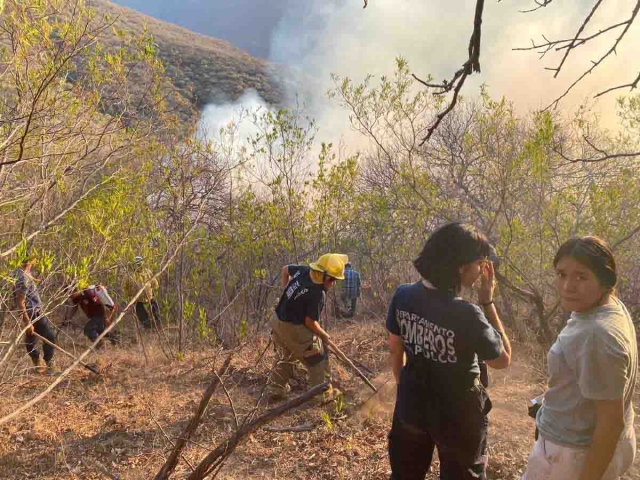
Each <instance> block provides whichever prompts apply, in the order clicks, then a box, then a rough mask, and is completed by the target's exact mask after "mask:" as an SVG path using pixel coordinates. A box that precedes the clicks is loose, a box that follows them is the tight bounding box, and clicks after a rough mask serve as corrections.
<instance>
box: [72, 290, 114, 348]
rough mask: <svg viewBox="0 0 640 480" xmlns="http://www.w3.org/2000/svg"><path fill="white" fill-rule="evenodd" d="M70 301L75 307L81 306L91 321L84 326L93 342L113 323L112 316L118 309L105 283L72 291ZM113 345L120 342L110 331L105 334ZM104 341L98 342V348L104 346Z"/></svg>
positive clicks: (86, 333)
mask: <svg viewBox="0 0 640 480" xmlns="http://www.w3.org/2000/svg"><path fill="white" fill-rule="evenodd" d="M69 301H70V303H71V304H72V305H73V306H74V309H77V308H78V307H80V308H81V309H82V311H83V312H84V314H85V315H86V316H87V318H88V319H89V321H88V322H87V324H86V325H85V326H84V334H85V335H86V336H87V338H88V339H89V340H91V342H95V341H96V339H97V338H98V337H99V336H100V335H101V334H102V332H104V330H105V328H107V327H108V326H109V325H110V324H111V317H113V314H114V312H115V311H116V304H115V302H114V301H113V300H112V299H111V297H110V296H109V293H108V292H107V289H106V288H105V287H104V286H103V285H91V286H89V287H87V288H85V289H83V290H80V291H78V292H75V293H72V294H71V295H70V296H69ZM105 336H106V337H107V338H108V339H109V341H110V342H111V344H112V345H116V344H117V343H118V340H117V337H116V335H115V332H109V333H107V335H105ZM103 346H104V345H103V343H102V342H100V343H98V345H97V348H102V347H103Z"/></svg>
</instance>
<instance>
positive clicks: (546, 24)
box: [203, 0, 640, 142]
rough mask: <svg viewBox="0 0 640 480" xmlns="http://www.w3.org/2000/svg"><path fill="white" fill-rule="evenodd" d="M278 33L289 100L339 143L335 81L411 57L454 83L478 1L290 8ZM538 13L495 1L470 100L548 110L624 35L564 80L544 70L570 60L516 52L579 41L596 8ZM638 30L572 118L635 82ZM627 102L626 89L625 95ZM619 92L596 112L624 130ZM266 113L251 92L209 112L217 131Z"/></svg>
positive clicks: (603, 43)
mask: <svg viewBox="0 0 640 480" xmlns="http://www.w3.org/2000/svg"><path fill="white" fill-rule="evenodd" d="M287 1H288V5H287V8H286V9H285V10H284V11H285V13H284V16H283V17H282V18H281V20H280V22H279V24H278V27H277V28H276V30H275V31H274V32H273V34H272V39H271V54H270V60H272V61H273V62H275V63H277V64H281V65H285V66H287V68H283V69H282V71H283V72H284V75H285V78H283V79H282V82H283V84H284V85H285V87H286V91H287V93H288V98H287V101H288V102H290V103H292V102H294V101H297V100H300V101H302V102H303V103H304V104H305V105H306V106H307V113H308V114H310V115H311V116H312V117H314V118H315V119H316V120H317V122H318V126H319V128H320V131H319V138H321V139H322V140H328V141H334V142H336V141H338V140H339V139H340V138H346V139H347V142H349V140H350V139H351V140H353V139H354V136H353V135H349V124H348V112H346V111H345V110H344V109H342V108H341V107H340V106H339V105H338V104H337V102H336V101H335V100H328V99H327V98H326V92H327V90H328V89H330V88H332V87H333V85H332V83H331V79H330V76H331V74H332V73H336V74H338V75H340V76H342V77H350V78H352V79H353V80H354V81H356V82H360V81H362V80H363V79H364V78H365V76H366V75H367V74H372V75H374V76H376V77H379V76H381V75H389V74H391V73H392V72H393V70H394V68H395V62H394V59H395V58H396V57H398V56H402V57H404V58H406V59H407V60H408V62H409V66H410V68H411V70H412V71H413V72H414V73H416V74H417V75H418V76H420V77H423V78H426V77H427V75H428V74H431V75H433V77H434V78H435V80H436V81H442V80H443V79H449V78H451V76H452V74H453V72H455V71H456V70H457V69H458V68H460V66H461V65H462V63H463V62H464V61H465V60H466V57H467V47H468V42H469V36H470V34H471V30H472V27H473V15H474V8H475V3H476V2H475V0H462V1H459V2H455V3H452V2H450V1H447V0H431V1H429V2H425V1H420V0H369V6H368V8H367V9H364V10H363V9H362V1H361V0H323V1H318V0H310V1H300V0H287ZM634 3H635V0H614V1H612V2H611V3H610V4H607V6H606V8H605V7H604V6H603V10H602V12H601V14H599V15H596V16H595V17H594V18H593V20H592V22H591V24H590V27H589V28H588V29H587V31H586V33H585V35H586V34H592V33H595V32H597V31H598V30H599V29H601V28H603V27H606V26H609V25H610V24H612V23H617V22H619V21H621V20H624V19H626V18H627V17H628V16H629V15H630V13H631V10H632V6H633V4H634ZM534 6H535V3H534V2H533V0H526V1H525V0H518V1H512V2H504V1H503V2H497V1H495V0H491V1H489V0H487V2H486V4H485V11H484V21H483V29H482V52H481V65H482V73H481V74H474V75H473V76H472V77H470V79H469V80H468V81H467V84H466V85H465V86H464V89H463V94H464V95H466V96H467V97H471V96H474V95H477V94H478V92H479V86H480V85H481V84H486V85H487V86H488V89H489V93H490V94H491V95H492V96H493V97H501V96H503V95H504V96H506V97H507V98H508V99H509V100H512V101H514V103H515V105H516V108H517V109H518V111H519V112H520V113H523V114H524V113H526V112H527V111H529V110H531V109H539V108H544V107H546V106H547V105H548V104H549V103H550V102H552V101H553V100H554V99H555V98H557V97H558V96H560V95H561V94H562V93H563V92H564V90H565V89H566V88H567V87H568V86H569V85H570V84H571V83H572V82H573V81H574V80H575V79H576V78H577V77H578V76H579V75H580V74H581V73H582V72H583V71H585V70H586V69H588V68H589V67H590V66H591V61H595V60H597V59H598V58H600V56H601V55H602V54H603V53H604V52H605V51H606V50H607V49H609V48H610V47H611V45H612V43H613V41H614V40H615V38H616V37H617V35H619V33H620V30H615V31H613V32H610V33H608V34H607V35H606V36H605V37H603V38H602V39H601V40H600V41H598V42H597V43H594V44H593V45H592V44H587V45H586V46H582V47H579V48H577V49H576V50H574V52H573V53H572V54H571V56H570V57H569V60H568V61H567V62H566V64H565V66H564V67H563V70H562V72H561V74H560V75H559V77H558V78H557V79H554V78H553V72H550V71H548V70H545V69H544V68H545V67H555V66H557V65H558V63H559V61H560V58H561V57H560V56H559V55H561V54H562V52H560V53H555V54H553V52H550V53H549V54H547V56H546V57H545V58H544V59H542V60H539V59H538V55H537V54H536V53H535V52H533V51H532V52H519V51H513V50H512V49H513V48H515V47H524V46H529V45H531V40H532V39H533V40H534V41H536V42H540V41H542V40H543V37H542V35H543V34H544V35H546V37H547V38H550V39H557V38H571V37H572V36H573V35H575V32H576V30H577V28H578V27H579V26H580V23H581V22H582V20H583V19H584V17H585V16H586V15H587V13H588V11H589V10H590V8H591V6H590V5H586V4H584V2H572V3H563V4H559V3H558V4H556V2H552V3H551V4H550V5H549V6H548V7H547V8H543V9H540V10H538V11H536V12H533V13H526V14H525V13H521V12H520V11H521V10H526V9H529V8H532V7H534ZM638 27H640V25H635V26H634V28H633V29H632V30H631V31H630V32H629V35H628V37H627V39H626V40H625V41H624V43H623V44H622V45H621V46H620V47H619V48H618V50H617V53H618V55H617V56H611V57H609V58H608V59H607V60H606V62H605V63H604V64H603V65H602V66H601V67H599V68H598V69H597V70H596V71H595V72H594V73H593V74H591V75H589V76H588V77H587V78H585V80H584V81H583V82H581V83H580V84H579V85H578V86H577V87H576V88H575V89H574V91H573V92H572V93H571V94H570V95H568V96H567V97H566V98H565V99H564V100H563V102H562V104H561V105H560V108H562V109H563V110H564V111H566V112H571V111H572V110H575V109H576V108H577V107H578V106H579V105H581V104H582V103H583V102H584V101H585V99H588V98H591V97H593V95H594V94H595V93H597V92H599V91H601V90H604V89H606V88H609V87H612V86H616V85H619V84H622V83H628V82H629V81H631V80H633V78H635V75H637V67H638V65H635V64H634V65H632V67H633V68H629V66H630V64H633V63H634V62H635V61H636V58H637V55H634V50H635V49H636V48H637V45H640V28H638ZM619 93H620V94H624V93H625V92H624V91H620V92H619ZM616 96H617V95H616V94H613V95H608V96H605V97H602V98H601V99H600V100H599V101H598V102H597V103H596V104H595V108H596V110H597V111H598V112H599V113H600V114H601V116H602V119H603V121H604V122H605V123H606V124H607V125H609V126H614V125H616V123H617V122H616V120H615V99H616ZM247 102H249V105H254V106H255V105H263V106H264V104H263V102H262V101H261V100H260V99H259V97H258V98H257V97H256V94H255V93H254V94H251V96H249V97H248V98H245V96H243V97H242V98H241V99H240V100H239V101H238V102H236V103H234V104H228V105H218V106H215V107H212V106H209V107H207V108H206V109H205V111H204V112H203V122H204V123H205V124H207V125H210V126H216V127H219V126H220V125H221V122H224V121H227V120H230V119H232V118H233V115H232V114H233V113H235V112H236V111H237V109H238V106H241V105H247Z"/></svg>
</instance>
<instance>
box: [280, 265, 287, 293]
mask: <svg viewBox="0 0 640 480" xmlns="http://www.w3.org/2000/svg"><path fill="white" fill-rule="evenodd" d="M288 283H289V265H285V266H284V267H282V272H281V274H280V285H281V286H282V288H285V287H286V286H287V284H288Z"/></svg>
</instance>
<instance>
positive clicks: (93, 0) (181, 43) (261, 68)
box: [87, 0, 282, 108]
mask: <svg viewBox="0 0 640 480" xmlns="http://www.w3.org/2000/svg"><path fill="white" fill-rule="evenodd" d="M87 5H89V6H91V8H93V9H94V10H95V11H96V12H97V13H98V14H99V15H108V16H109V17H110V18H111V19H115V20H116V22H115V26H116V27H117V28H120V29H123V30H125V31H127V32H134V33H139V32H141V31H142V29H143V28H144V27H145V26H146V27H147V29H148V31H149V32H150V33H151V35H153V39H154V42H155V43H156V44H157V52H158V56H159V57H160V59H161V60H162V62H163V63H164V66H165V69H166V74H167V76H168V77H169V79H170V81H171V82H172V83H173V85H174V87H175V89H176V90H177V91H178V92H179V93H180V95H181V96H182V97H183V98H185V99H187V100H188V101H189V102H190V103H191V104H193V105H194V106H196V107H198V108H199V107H202V106H203V105H204V104H206V103H208V102H211V101H213V100H217V101H221V100H235V99H237V98H238V97H239V96H240V95H241V94H242V93H243V92H244V91H245V90H247V89H254V90H256V91H257V92H258V93H259V94H260V95H261V96H262V98H264V99H265V100H266V101H267V102H269V103H271V104H274V105H277V104H279V103H280V102H281V100H282V92H281V91H280V88H279V87H278V84H277V82H276V81H275V80H274V74H275V66H274V65H272V64H270V63H268V62H267V61H265V60H263V59H260V58H256V57H253V56H251V55H249V54H248V53H246V52H245V51H243V50H240V49H239V48H236V47H234V46H233V45H231V44H230V43H229V42H226V41H223V40H219V39H216V38H212V37H208V36H206V35H200V34H197V33H194V32H192V31H190V30H187V29H185V28H182V27H179V26H177V25H174V24H171V23H168V22H164V21H161V20H157V19H155V18H153V17H150V16H148V15H144V14H142V13H139V12H136V11H135V10H131V9H129V8H126V7H121V6H119V5H115V4H113V3H111V2H108V1H105V0H89V1H88V2H87ZM110 33H112V32H110ZM103 41H104V42H105V44H106V45H107V46H108V45H110V44H111V43H114V42H116V41H117V38H116V36H115V35H107V36H105V38H104V39H103Z"/></svg>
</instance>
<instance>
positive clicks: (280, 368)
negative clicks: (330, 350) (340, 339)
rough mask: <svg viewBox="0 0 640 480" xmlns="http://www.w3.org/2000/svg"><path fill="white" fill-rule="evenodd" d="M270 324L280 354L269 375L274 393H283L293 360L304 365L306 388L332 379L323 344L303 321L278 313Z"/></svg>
mask: <svg viewBox="0 0 640 480" xmlns="http://www.w3.org/2000/svg"><path fill="white" fill-rule="evenodd" d="M271 327H272V332H271V335H272V337H273V343H274V344H275V346H276V350H277V352H278V358H279V361H278V363H277V365H276V367H275V369H274V371H273V375H272V384H271V391H272V392H273V393H280V394H283V395H284V394H285V393H286V386H287V383H288V382H289V379H290V378H291V377H292V376H293V369H294V362H295V361H300V362H302V364H303V365H304V366H305V367H306V368H307V371H308V372H309V388H311V387H315V386H316V385H320V384H321V383H324V382H326V381H330V380H331V368H330V367H329V359H328V357H327V354H326V351H325V348H324V345H323V344H322V341H321V340H320V339H319V338H318V337H317V336H315V335H314V334H313V333H312V332H311V330H309V329H308V328H307V327H305V326H304V325H294V324H292V323H288V322H282V321H280V320H279V319H278V318H277V317H276V318H274V319H273V321H272V323H271Z"/></svg>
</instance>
